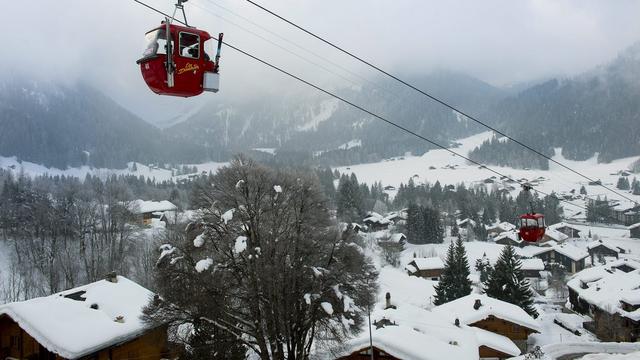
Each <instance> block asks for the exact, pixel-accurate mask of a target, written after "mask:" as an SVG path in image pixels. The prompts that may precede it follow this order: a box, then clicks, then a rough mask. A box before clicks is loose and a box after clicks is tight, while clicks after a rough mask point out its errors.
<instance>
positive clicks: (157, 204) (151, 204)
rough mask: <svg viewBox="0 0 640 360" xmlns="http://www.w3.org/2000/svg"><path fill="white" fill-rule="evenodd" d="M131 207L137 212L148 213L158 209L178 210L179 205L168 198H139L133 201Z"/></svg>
mask: <svg viewBox="0 0 640 360" xmlns="http://www.w3.org/2000/svg"><path fill="white" fill-rule="evenodd" d="M130 209H131V211H133V212H134V213H136V214H146V213H153V212H158V211H160V212H162V211H176V210H177V209H178V207H176V206H175V205H173V204H172V203H171V201H168V200H162V201H145V200H140V199H138V200H134V201H132V202H131V205H130Z"/></svg>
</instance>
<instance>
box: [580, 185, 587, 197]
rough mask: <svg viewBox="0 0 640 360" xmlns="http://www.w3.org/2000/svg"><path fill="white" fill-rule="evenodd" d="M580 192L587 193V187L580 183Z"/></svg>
mask: <svg viewBox="0 0 640 360" xmlns="http://www.w3.org/2000/svg"><path fill="white" fill-rule="evenodd" d="M580 194H581V195H587V189H586V188H585V187H584V185H582V186H581V187H580Z"/></svg>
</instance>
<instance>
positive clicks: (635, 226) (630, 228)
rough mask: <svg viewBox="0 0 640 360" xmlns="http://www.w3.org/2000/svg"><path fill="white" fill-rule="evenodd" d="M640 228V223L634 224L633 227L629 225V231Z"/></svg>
mask: <svg viewBox="0 0 640 360" xmlns="http://www.w3.org/2000/svg"><path fill="white" fill-rule="evenodd" d="M639 227H640V222H639V223H636V224H633V225H629V227H628V228H627V229H629V230H632V229H635V228H639Z"/></svg>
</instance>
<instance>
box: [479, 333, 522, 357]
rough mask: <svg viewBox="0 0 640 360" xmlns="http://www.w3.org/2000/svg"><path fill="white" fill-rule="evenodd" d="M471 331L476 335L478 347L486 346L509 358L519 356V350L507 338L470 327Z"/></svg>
mask: <svg viewBox="0 0 640 360" xmlns="http://www.w3.org/2000/svg"><path fill="white" fill-rule="evenodd" d="M471 329H472V330H473V332H474V333H475V334H476V340H477V342H478V345H479V346H486V347H489V348H491V349H494V350H498V351H500V352H502V353H505V354H507V355H511V356H518V355H520V352H521V351H520V349H519V348H518V346H517V345H516V344H515V343H514V342H513V341H511V339H509V338H508V337H506V336H502V335H500V334H496V333H494V332H491V331H487V330H484V329H480V328H477V327H471Z"/></svg>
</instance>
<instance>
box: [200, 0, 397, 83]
mask: <svg viewBox="0 0 640 360" xmlns="http://www.w3.org/2000/svg"><path fill="white" fill-rule="evenodd" d="M201 1H205V2H208V3H210V4H211V5H214V6H216V7H218V8H220V9H222V10H224V11H226V12H228V13H230V14H232V15H233V16H236V17H238V18H240V19H242V20H244V21H246V22H248V23H249V24H252V25H253V26H255V27H257V28H260V29H262V30H264V31H266V32H268V33H269V34H271V35H273V36H275V37H277V38H278V39H280V40H282V41H285V42H287V43H289V44H291V45H293V46H295V47H296V48H298V49H300V50H302V51H304V52H307V53H309V54H311V55H312V56H314V57H316V58H318V59H322V60H323V61H325V62H327V63H330V64H331V65H333V66H335V67H336V68H338V69H340V70H342V71H344V72H346V73H348V74H350V75H352V76H354V77H356V78H358V79H360V80H362V81H365V82H368V83H369V84H372V85H376V84H375V83H374V82H373V81H371V80H369V79H367V78H366V77H365V76H363V75H360V74H358V73H356V72H354V71H352V70H349V69H347V68H346V67H344V66H342V65H340V64H338V63H336V62H334V61H332V60H329V59H327V58H326V57H325V56H322V55H320V54H318V53H316V52H314V51H312V50H309V49H307V48H305V47H304V46H302V45H299V44H298V43H296V42H295V41H292V40H289V39H287V38H286V37H284V36H281V35H280V34H278V33H277V32H275V31H272V30H270V29H268V28H266V27H264V26H262V25H260V24H258V23H257V22H255V21H253V20H251V19H249V18H247V17H245V16H242V15H240V14H238V13H236V12H234V11H233V10H230V9H228V8H226V7H224V6H222V5H220V4H218V3H216V2H215V1H213V0H201ZM236 26H239V25H236ZM241 28H242V27H241ZM243 29H244V28H243ZM245 30H246V29H245ZM383 89H384V88H383ZM385 90H386V89H385Z"/></svg>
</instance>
